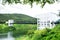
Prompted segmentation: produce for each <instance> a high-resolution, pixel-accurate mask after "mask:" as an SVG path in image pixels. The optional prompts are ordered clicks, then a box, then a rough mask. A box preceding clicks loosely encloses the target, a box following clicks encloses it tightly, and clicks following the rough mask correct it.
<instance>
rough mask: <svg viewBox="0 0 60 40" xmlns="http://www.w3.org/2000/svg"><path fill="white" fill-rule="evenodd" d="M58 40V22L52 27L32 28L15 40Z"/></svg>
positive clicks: (59, 31) (59, 30)
mask: <svg viewBox="0 0 60 40" xmlns="http://www.w3.org/2000/svg"><path fill="white" fill-rule="evenodd" d="M20 39H21V40H60V24H58V25H56V26H55V27H54V28H53V29H43V30H34V31H33V30H32V31H28V34H27V35H23V36H20V37H18V38H16V40H20Z"/></svg>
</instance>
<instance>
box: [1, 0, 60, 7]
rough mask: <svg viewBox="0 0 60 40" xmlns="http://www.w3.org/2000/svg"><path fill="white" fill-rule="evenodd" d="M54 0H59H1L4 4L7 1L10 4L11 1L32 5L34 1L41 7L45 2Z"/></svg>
mask: <svg viewBox="0 0 60 40" xmlns="http://www.w3.org/2000/svg"><path fill="white" fill-rule="evenodd" d="M56 1H59V0H3V1H2V4H5V3H7V2H8V3H9V4H12V3H21V4H27V3H29V4H30V5H31V7H32V6H33V3H34V2H36V4H41V6H42V7H43V6H44V5H45V4H46V3H49V4H53V3H55V2H56Z"/></svg>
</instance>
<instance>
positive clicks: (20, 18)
mask: <svg viewBox="0 0 60 40" xmlns="http://www.w3.org/2000/svg"><path fill="white" fill-rule="evenodd" d="M9 19H13V20H14V21H15V23H25V24H26V23H29V24H31V23H37V22H36V21H37V19H36V18H33V17H30V16H27V15H24V14H0V23H5V22H6V21H7V20H9Z"/></svg>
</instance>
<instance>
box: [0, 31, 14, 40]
mask: <svg viewBox="0 0 60 40" xmlns="http://www.w3.org/2000/svg"><path fill="white" fill-rule="evenodd" d="M0 40H14V37H13V36H12V32H8V33H4V34H0Z"/></svg>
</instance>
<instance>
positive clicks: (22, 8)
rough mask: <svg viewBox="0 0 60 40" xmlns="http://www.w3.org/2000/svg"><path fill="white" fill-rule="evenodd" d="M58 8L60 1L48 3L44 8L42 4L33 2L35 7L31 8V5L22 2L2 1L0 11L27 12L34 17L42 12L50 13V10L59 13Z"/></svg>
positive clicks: (59, 8) (59, 7)
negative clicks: (4, 2) (10, 3)
mask: <svg viewBox="0 0 60 40" xmlns="http://www.w3.org/2000/svg"><path fill="white" fill-rule="evenodd" d="M58 10H60V3H54V4H46V5H45V6H44V8H41V7H40V5H35V3H34V4H33V7H32V8H31V6H30V5H28V4H27V5H22V4H12V5H8V4H6V5H2V4H1V2H0V13H2V14H4V13H20V14H26V15H29V16H32V17H36V15H38V14H41V13H48V12H54V13H58Z"/></svg>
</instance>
